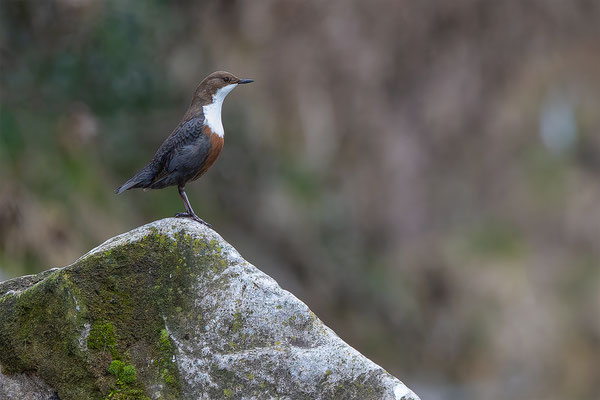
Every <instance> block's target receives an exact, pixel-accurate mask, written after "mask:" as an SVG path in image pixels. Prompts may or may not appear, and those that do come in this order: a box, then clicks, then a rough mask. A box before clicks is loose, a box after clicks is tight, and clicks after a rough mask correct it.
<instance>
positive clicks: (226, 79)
mask: <svg viewBox="0 0 600 400" xmlns="http://www.w3.org/2000/svg"><path fill="white" fill-rule="evenodd" d="M223 80H224V81H225V82H229V81H230V80H231V79H229V77H228V76H226V77H225V78H223Z"/></svg>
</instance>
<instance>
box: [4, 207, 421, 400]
mask: <svg viewBox="0 0 600 400" xmlns="http://www.w3.org/2000/svg"><path fill="white" fill-rule="evenodd" d="M0 364H1V367H2V373H0V399H19V400H20V399H58V398H60V399H63V400H68V399H77V400H80V399H149V398H151V399H229V398H232V399H271V398H279V399H397V400H400V399H418V397H417V396H416V395H415V394H414V393H413V392H412V391H411V390H410V389H408V388H407V387H406V386H405V385H404V384H403V383H402V382H400V381H399V380H398V379H396V378H395V377H393V376H391V375H390V374H388V373H387V372H386V371H384V370H383V369H382V368H381V367H379V366H377V365H376V364H374V363H373V362H372V361H370V360H368V359H367V358H366V357H364V356H363V355H361V354H360V353H359V352H358V351H356V350H355V349H353V348H352V347H350V346H348V345H347V344H346V343H344V341H342V340H341V339H340V338H339V337H338V336H337V335H336V334H335V333H334V332H333V331H332V330H331V329H329V328H328V327H326V326H325V325H324V324H323V323H322V322H321V321H320V320H319V319H318V318H317V317H316V316H315V314H313V313H312V312H311V311H310V310H309V309H308V307H307V306H306V305H305V304H304V303H302V302H301V301H300V300H298V299H297V298H296V297H294V296H293V295H292V294H290V293H289V292H287V291H285V290H283V289H281V288H280V287H279V286H278V285H277V283H276V282H275V281H274V280H273V279H271V278H270V277H269V276H267V275H265V274H264V273H262V272H261V271H260V270H258V269H257V268H255V267H254V266H252V265H250V264H249V263H248V262H247V261H245V260H244V259H243V258H242V257H241V256H240V255H239V254H238V252H237V251H236V250H235V249H234V248H233V247H231V246H230V245H229V244H228V243H227V242H225V241H224V240H223V239H222V238H221V237H220V236H219V235H218V234H217V233H215V232H214V231H212V230H211V229H208V228H206V227H205V226H203V225H200V224H198V223H196V222H193V221H189V220H186V219H173V218H169V219H164V220H161V221H157V222H153V223H151V224H148V225H145V226H142V227H140V228H137V229H135V230H133V231H131V232H128V233H125V234H122V235H120V236H117V237H115V238H112V239H110V240H108V241H107V242H105V243H104V244H102V245H101V246H99V247H97V248H95V249H94V250H92V251H90V252H89V253H88V254H86V255H84V256H83V257H81V258H80V259H79V260H77V261H76V262H75V263H74V264H72V265H69V266H67V267H64V268H60V269H53V270H49V271H46V272H43V273H41V274H38V275H33V276H25V277H21V278H17V279H13V280H9V281H6V282H2V283H0Z"/></svg>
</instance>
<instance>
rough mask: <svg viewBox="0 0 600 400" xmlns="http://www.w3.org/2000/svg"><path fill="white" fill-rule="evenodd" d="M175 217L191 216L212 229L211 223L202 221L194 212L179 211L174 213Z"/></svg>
mask: <svg viewBox="0 0 600 400" xmlns="http://www.w3.org/2000/svg"><path fill="white" fill-rule="evenodd" d="M175 218H191V219H193V220H194V221H196V222H200V223H201V224H204V225H206V226H208V227H209V228H211V229H212V226H211V224H209V223H208V222H206V221H204V220H203V219H202V218H200V217H199V216H197V215H196V214H190V213H187V212H181V213H177V214H175Z"/></svg>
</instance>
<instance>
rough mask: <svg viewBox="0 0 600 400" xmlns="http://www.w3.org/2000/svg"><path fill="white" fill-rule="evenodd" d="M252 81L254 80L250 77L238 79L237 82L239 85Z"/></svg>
mask: <svg viewBox="0 0 600 400" xmlns="http://www.w3.org/2000/svg"><path fill="white" fill-rule="evenodd" d="M252 82H254V81H253V80H252V79H240V81H239V82H238V83H239V84H240V85H241V84H244V83H252Z"/></svg>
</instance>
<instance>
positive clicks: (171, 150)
mask: <svg viewBox="0 0 600 400" xmlns="http://www.w3.org/2000/svg"><path fill="white" fill-rule="evenodd" d="M203 129H204V116H201V117H197V118H192V119H190V120H189V121H186V122H184V123H182V124H181V125H180V126H178V127H177V128H176V129H175V131H173V133H172V134H171V135H170V136H169V137H168V138H167V140H165V142H164V143H163V144H162V145H161V146H160V148H159V149H158V150H157V151H156V154H155V155H154V158H153V160H152V162H153V163H155V165H156V166H157V167H159V168H157V169H156V171H157V173H156V175H155V178H154V179H153V182H152V184H151V185H150V186H149V187H150V188H151V189H160V188H163V187H165V186H171V185H182V184H184V183H185V182H187V181H188V180H189V179H191V178H192V177H193V176H194V175H195V173H196V172H197V171H198V170H199V169H200V167H201V166H202V164H203V163H204V161H205V160H206V157H207V156H208V153H209V150H210V138H209V137H207V136H206V135H204V134H203V132H202V131H203Z"/></svg>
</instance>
